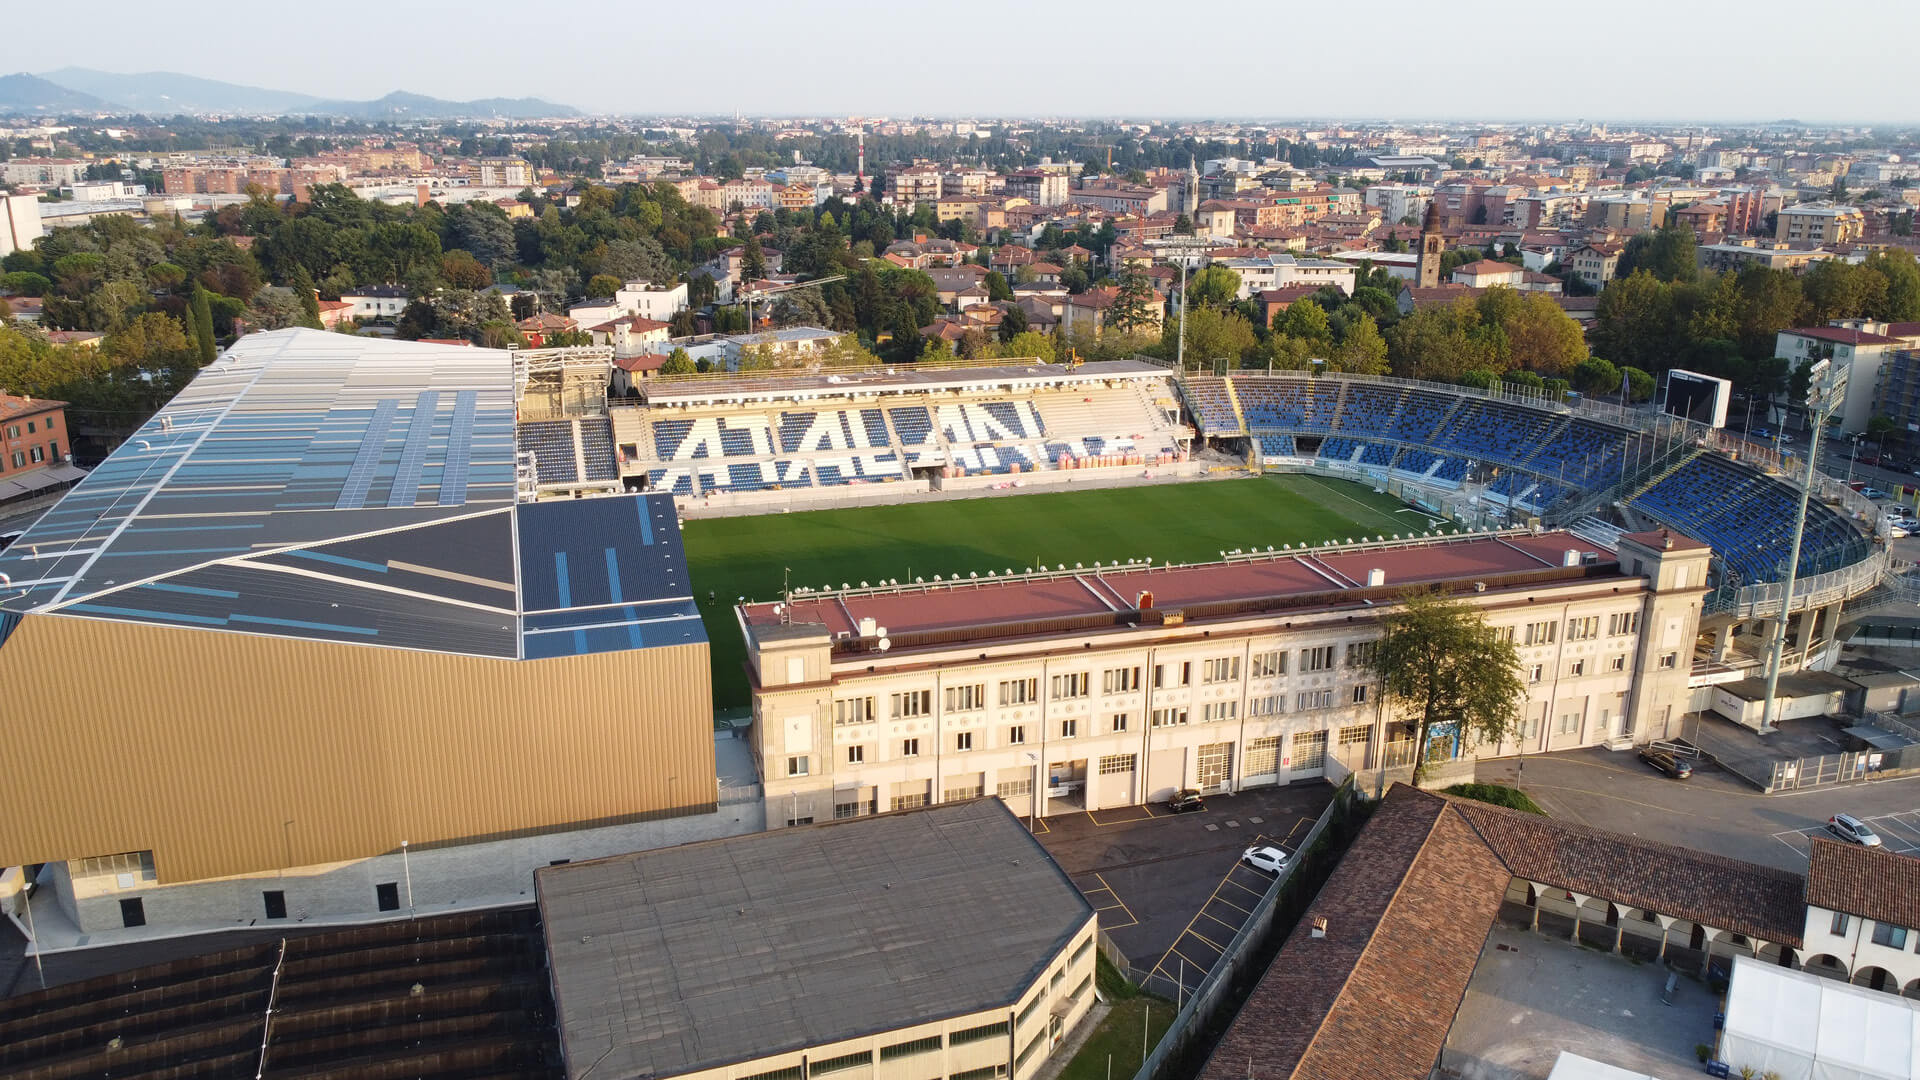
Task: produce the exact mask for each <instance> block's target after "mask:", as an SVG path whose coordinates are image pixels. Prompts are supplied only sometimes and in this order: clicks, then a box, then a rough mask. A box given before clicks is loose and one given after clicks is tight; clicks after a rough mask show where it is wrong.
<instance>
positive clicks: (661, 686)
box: [0, 615, 715, 882]
mask: <svg viewBox="0 0 1920 1080" xmlns="http://www.w3.org/2000/svg"><path fill="white" fill-rule="evenodd" d="M707 667H708V658H707V646H706V645H705V644H704V643H702V644H695V645H676V646H670V647H666V648H658V649H643V650H635V651H631V652H618V653H599V654H594V655H588V656H571V657H559V658H555V659H549V660H532V661H518V662H516V661H505V660H488V659H481V658H476V657H466V656H449V655H444V654H438V653H427V652H411V651H405V650H399V649H379V648H367V647H362V646H354V645H335V644H327V643H321V642H309V641H296V640H291V639H286V638H271V637H258V636H252V635H245V634H231V633H221V632H214V631H205V630H193V629H175V628H172V627H158V626H150V625H142V624H137V623H125V622H108V621H102V620H92V619H78V618H72V617H68V616H57V615H44V616H43V615H30V616H27V617H26V618H25V619H24V620H23V621H22V622H21V624H20V625H19V626H18V627H17V628H16V629H15V631H14V633H13V634H12V636H11V637H10V638H9V639H8V640H7V642H6V644H5V647H4V648H0V688H3V689H0V701H4V702H5V705H4V711H5V714H6V719H7V722H6V725H5V731H4V735H5V739H4V742H0V767H4V771H5V774H6V775H7V776H8V777H10V778H12V780H13V781H14V782H15V783H16V784H18V785H21V788H22V789H23V794H22V797H21V798H20V799H19V800H17V801H16V812H15V813H10V814H8V815H7V816H6V819H5V821H4V822H0V866H13V865H21V864H25V863H33V862H50V861H58V860H64V859H72V858H80V857H83V856H88V855H107V854H114V853H118V852H122V851H142V850H152V851H153V853H154V861H155V864H156V866H157V869H158V871H159V875H160V880H161V881H163V882H178V881H190V880H195V879H198V878H206V877H217V876H223V875H228V874H238V873H247V872H251V871H262V870H273V869H278V868H280V867H283V866H302V865H308V864H312V863H320V862H329V861H335V860H344V859H354V858H361V857H365V856H368V855H375V854H379V853H381V852H388V851H396V850H398V849H399V846H400V841H402V840H406V841H408V842H409V843H411V844H413V845H414V846H415V847H420V846H425V845H429V844H433V843H438V842H447V841H458V840H464V839H477V838H488V837H497V836H501V835H510V834H514V833H526V832H533V831H542V830H546V829H551V828H554V827H558V826H564V825H570V824H576V823H594V822H606V821H609V820H620V819H627V820H631V819H633V818H635V817H638V816H645V815H660V814H666V813H671V812H674V811H685V810H692V809H698V808H701V807H706V806H710V805H712V804H713V802H714V798H715V794H714V792H715V786H714V784H715V781H714V763H713V702H712V692H711V690H710V687H709V682H708V676H707ZM289 822H290V823H291V824H287V823H289Z"/></svg>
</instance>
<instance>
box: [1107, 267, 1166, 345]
mask: <svg viewBox="0 0 1920 1080" xmlns="http://www.w3.org/2000/svg"><path fill="white" fill-rule="evenodd" d="M1159 305H1160V296H1159V294H1158V293H1156V292H1154V290H1153V282H1152V281H1151V280H1149V279H1148V278H1147V275H1145V274H1143V273H1140V272H1139V271H1138V270H1131V269H1130V270H1128V271H1126V272H1125V273H1123V274H1121V275H1120V284H1119V291H1118V292H1116V293H1115V294H1114V298H1113V303H1112V304H1111V305H1109V306H1108V308H1107V325H1108V326H1110V327H1113V328H1114V329H1116V330H1118V331H1120V332H1121V333H1123V334H1137V333H1139V332H1141V331H1143V330H1147V329H1150V328H1151V327H1153V326H1154V325H1155V324H1156V323H1158V322H1159V321H1160V320H1159V319H1158V318H1156V316H1157V314H1158V312H1156V311H1155V308H1157V307H1158V306H1159Z"/></svg>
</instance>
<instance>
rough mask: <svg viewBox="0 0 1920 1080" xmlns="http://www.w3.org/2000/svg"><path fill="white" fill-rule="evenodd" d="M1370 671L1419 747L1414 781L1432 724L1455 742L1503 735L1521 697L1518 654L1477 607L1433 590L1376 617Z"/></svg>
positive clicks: (1424, 758) (1490, 739) (1422, 765)
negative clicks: (1445, 728) (1446, 731)
mask: <svg viewBox="0 0 1920 1080" xmlns="http://www.w3.org/2000/svg"><path fill="white" fill-rule="evenodd" d="M1380 624H1381V631H1382V634H1381V638H1380V642H1379V644H1378V645H1377V646H1376V647H1375V649H1374V653H1373V658H1372V661H1371V663H1370V665H1369V666H1370V668H1371V670H1372V672H1373V674H1374V675H1375V676H1376V677H1378V678H1379V680H1380V685H1381V689H1382V690H1383V691H1384V692H1385V695H1386V700H1387V702H1388V703H1389V704H1390V705H1391V706H1392V707H1393V708H1394V709H1395V710H1396V711H1397V712H1398V713H1399V714H1400V717H1401V719H1402V720H1403V721H1404V722H1405V723H1406V724H1407V725H1408V727H1409V728H1411V729H1412V734H1413V741H1414V745H1415V746H1416V747H1418V748H1419V750H1418V756H1417V758H1416V764H1415V765H1414V783H1415V784H1418V783H1419V782H1420V781H1421V780H1422V779H1424V777H1425V773H1426V765H1427V759H1428V757H1429V756H1430V753H1429V747H1430V746H1431V742H1432V740H1433V738H1434V735H1435V728H1436V727H1440V726H1441V725H1446V726H1448V727H1450V728H1451V732H1450V733H1451V734H1452V735H1454V737H1455V738H1456V739H1458V740H1459V743H1460V744H1462V745H1465V746H1472V745H1474V744H1475V743H1482V742H1484V743H1493V744H1499V743H1501V742H1504V741H1505V740H1506V737H1507V735H1508V733H1509V732H1510V731H1511V730H1512V729H1513V726H1514V722H1515V720H1516V719H1517V718H1518V716H1519V713H1520V706H1521V703H1522V702H1524V701H1525V700H1526V694H1527V688H1526V684H1524V683H1523V682H1521V680H1520V655H1519V653H1518V652H1517V651H1516V650H1515V649H1514V645H1513V642H1512V640H1510V639H1508V638H1506V637H1504V636H1502V635H1500V634H1497V633H1495V632H1494V630H1493V629H1492V628H1491V627H1489V626H1488V625H1487V621H1486V616H1485V615H1484V614H1483V613H1482V612H1481V611H1480V609H1479V608H1477V607H1475V606H1473V605H1472V604H1469V603H1467V602H1465V601H1463V600H1458V599H1454V598H1452V597H1449V596H1446V595H1444V594H1442V593H1439V592H1426V591H1422V592H1412V593H1408V594H1406V595H1405V596H1403V597H1401V599H1400V607H1399V608H1398V610H1395V611H1393V612H1391V613H1390V614H1388V615H1386V616H1385V617H1383V618H1382V619H1381V620H1380Z"/></svg>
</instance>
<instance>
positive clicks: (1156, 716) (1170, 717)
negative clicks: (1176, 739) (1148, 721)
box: [1152, 708, 1187, 727]
mask: <svg viewBox="0 0 1920 1080" xmlns="http://www.w3.org/2000/svg"><path fill="white" fill-rule="evenodd" d="M1186 722H1187V710H1185V709H1178V708H1174V709H1155V710H1153V716H1152V725H1153V726H1154V727H1178V726H1180V725H1182V724H1184V723H1186Z"/></svg>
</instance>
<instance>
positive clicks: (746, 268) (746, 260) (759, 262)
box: [740, 236, 767, 283]
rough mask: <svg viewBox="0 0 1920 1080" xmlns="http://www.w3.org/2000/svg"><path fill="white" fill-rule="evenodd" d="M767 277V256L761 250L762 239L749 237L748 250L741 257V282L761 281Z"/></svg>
mask: <svg viewBox="0 0 1920 1080" xmlns="http://www.w3.org/2000/svg"><path fill="white" fill-rule="evenodd" d="M766 276H767V256H766V253H765V252H763V251H761V250H760V238H759V237H757V236H749V237H747V245H746V250H745V251H744V252H742V253H741V256H740V280H741V282H743V283H745V282H752V281H760V280H762V279H764V278H765V277H766Z"/></svg>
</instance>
